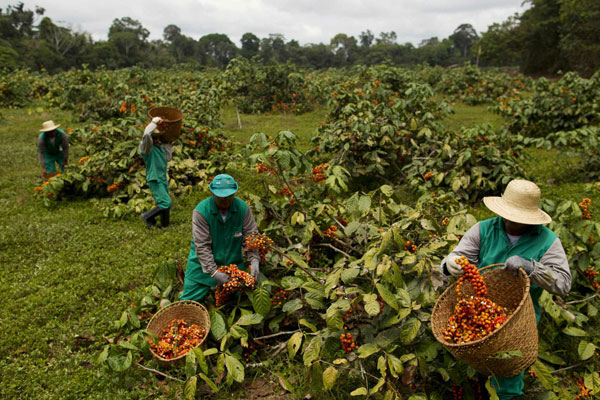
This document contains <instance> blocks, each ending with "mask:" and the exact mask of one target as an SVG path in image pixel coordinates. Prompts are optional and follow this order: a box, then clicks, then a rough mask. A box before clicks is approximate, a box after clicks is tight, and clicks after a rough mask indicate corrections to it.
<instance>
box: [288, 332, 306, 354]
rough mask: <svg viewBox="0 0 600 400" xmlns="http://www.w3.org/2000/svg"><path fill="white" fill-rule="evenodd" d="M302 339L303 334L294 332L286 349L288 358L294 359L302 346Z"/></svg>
mask: <svg viewBox="0 0 600 400" xmlns="http://www.w3.org/2000/svg"><path fill="white" fill-rule="evenodd" d="M302 338H304V334H303V333H302V332H296V333H294V334H293V335H292V337H291V338H290V340H288V344H287V347H288V354H289V356H290V358H294V356H295V355H296V353H297V352H298V349H300V346H301V345H302Z"/></svg>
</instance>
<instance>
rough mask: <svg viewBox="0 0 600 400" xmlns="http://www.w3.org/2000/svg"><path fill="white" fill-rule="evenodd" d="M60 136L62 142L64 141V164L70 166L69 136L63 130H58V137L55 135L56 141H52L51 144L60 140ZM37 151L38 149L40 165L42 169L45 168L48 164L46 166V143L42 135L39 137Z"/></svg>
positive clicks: (62, 144)
mask: <svg viewBox="0 0 600 400" xmlns="http://www.w3.org/2000/svg"><path fill="white" fill-rule="evenodd" d="M59 135H60V140H62V143H61V147H62V151H63V163H65V164H68V163H69V138H68V137H67V134H66V133H65V132H63V131H61V130H58V131H57V132H56V135H54V139H50V142H51V143H54V142H55V141H56V140H57V139H58V137H59ZM37 149H38V158H39V160H40V165H41V166H42V167H45V165H46V164H45V158H44V154H46V143H44V138H43V135H42V134H40V135H39V136H38V140H37Z"/></svg>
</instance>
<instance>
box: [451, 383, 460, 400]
mask: <svg viewBox="0 0 600 400" xmlns="http://www.w3.org/2000/svg"><path fill="white" fill-rule="evenodd" d="M452 399H453V400H463V388H462V387H460V386H458V385H452Z"/></svg>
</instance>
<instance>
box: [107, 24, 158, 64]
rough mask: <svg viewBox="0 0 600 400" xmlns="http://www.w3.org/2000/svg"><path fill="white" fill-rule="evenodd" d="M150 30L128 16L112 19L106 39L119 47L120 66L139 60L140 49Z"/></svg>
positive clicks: (143, 45)
mask: <svg viewBox="0 0 600 400" xmlns="http://www.w3.org/2000/svg"><path fill="white" fill-rule="evenodd" d="M149 35H150V32H149V31H148V30H147V29H146V28H144V27H143V26H142V24H141V23H140V22H139V21H137V20H134V19H132V18H130V17H123V18H120V19H119V18H117V19H115V20H113V23H112V25H111V26H110V28H109V30H108V40H109V41H110V42H112V43H114V44H115V46H117V48H118V49H119V51H120V53H121V56H122V61H121V65H122V66H131V65H135V64H136V63H138V62H139V61H141V58H142V57H141V51H142V50H143V49H144V47H145V45H146V39H147V38H148V36H149Z"/></svg>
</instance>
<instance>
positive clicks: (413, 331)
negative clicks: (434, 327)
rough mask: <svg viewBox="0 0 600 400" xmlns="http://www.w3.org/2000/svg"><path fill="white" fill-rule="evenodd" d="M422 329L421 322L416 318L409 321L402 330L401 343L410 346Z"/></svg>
mask: <svg viewBox="0 0 600 400" xmlns="http://www.w3.org/2000/svg"><path fill="white" fill-rule="evenodd" d="M420 328H421V321H419V320H418V319H416V318H411V319H409V320H408V321H406V322H405V323H404V325H402V329H401V330H400V341H401V342H402V343H403V344H409V343H410V342H412V341H413V340H414V339H415V338H416V337H417V334H418V333H419V329H420Z"/></svg>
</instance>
